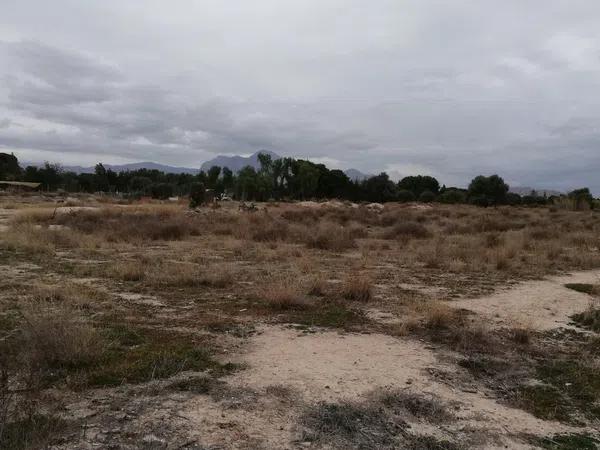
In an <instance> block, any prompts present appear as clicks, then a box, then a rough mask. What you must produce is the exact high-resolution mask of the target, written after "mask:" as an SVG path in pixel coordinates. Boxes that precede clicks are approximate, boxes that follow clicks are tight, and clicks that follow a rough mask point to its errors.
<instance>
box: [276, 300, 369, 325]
mask: <svg viewBox="0 0 600 450" xmlns="http://www.w3.org/2000/svg"><path fill="white" fill-rule="evenodd" d="M285 320H287V321H290V322H293V323H297V324H299V325H304V326H308V327H323V328H342V329H344V330H351V329H355V328H357V327H358V326H360V325H364V324H366V323H367V322H368V319H367V318H366V317H365V315H364V314H363V313H362V312H360V311H357V310H353V309H348V308H347V307H346V306H344V305H342V304H338V303H324V304H322V305H319V306H317V307H315V308H311V309H308V310H305V311H297V312H294V313H292V314H291V317H288V318H286V319H285Z"/></svg>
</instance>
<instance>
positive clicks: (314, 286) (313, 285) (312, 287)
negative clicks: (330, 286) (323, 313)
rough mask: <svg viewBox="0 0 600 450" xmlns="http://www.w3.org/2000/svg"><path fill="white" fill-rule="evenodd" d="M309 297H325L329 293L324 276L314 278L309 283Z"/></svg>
mask: <svg viewBox="0 0 600 450" xmlns="http://www.w3.org/2000/svg"><path fill="white" fill-rule="evenodd" d="M307 291H308V295H314V296H318V297H321V296H324V295H325V294H326V293H327V281H326V280H325V279H324V278H323V277H322V276H317V277H314V278H312V279H311V280H310V281H309V282H308V288H307Z"/></svg>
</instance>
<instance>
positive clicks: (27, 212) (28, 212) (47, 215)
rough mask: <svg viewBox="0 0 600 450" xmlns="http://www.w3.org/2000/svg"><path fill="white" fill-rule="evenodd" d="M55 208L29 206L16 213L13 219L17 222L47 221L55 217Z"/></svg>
mask: <svg viewBox="0 0 600 450" xmlns="http://www.w3.org/2000/svg"><path fill="white" fill-rule="evenodd" d="M54 210H55V208H27V209H22V210H20V211H19V212H17V214H15V215H14V217H13V219H12V221H13V223H17V224H19V223H20V224H27V223H28V224H34V223H40V222H47V221H49V220H50V219H51V218H52V217H54Z"/></svg>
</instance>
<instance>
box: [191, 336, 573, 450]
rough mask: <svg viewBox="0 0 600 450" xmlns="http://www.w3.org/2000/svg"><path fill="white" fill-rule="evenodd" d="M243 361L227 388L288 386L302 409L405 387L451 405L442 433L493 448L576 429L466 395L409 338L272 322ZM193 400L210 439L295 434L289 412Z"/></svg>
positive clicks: (272, 439) (273, 438)
mask: <svg viewBox="0 0 600 450" xmlns="http://www.w3.org/2000/svg"><path fill="white" fill-rule="evenodd" d="M242 360H243V361H244V362H245V363H246V364H247V369H246V370H244V371H242V372H240V373H238V374H236V375H235V376H233V377H232V378H230V379H229V380H228V383H229V384H230V385H231V386H233V387H234V388H238V389H246V390H249V391H253V392H262V393H264V392H269V389H272V387H273V386H285V387H286V388H287V389H291V390H292V391H293V392H295V393H296V394H297V395H298V399H297V400H296V401H295V402H294V406H295V409H296V411H298V410H301V409H302V405H312V404H315V403H317V402H320V401H329V402H337V401H341V400H359V401H360V400H361V399H366V398H367V395H368V394H369V393H370V392H372V391H374V390H377V389H407V390H409V391H411V392H415V393H418V394H421V395H425V396H427V395H435V396H436V397H438V398H440V399H441V400H442V401H444V402H445V403H447V404H449V405H455V412H456V416H457V418H458V421H457V422H456V423H455V424H453V425H451V426H450V427H449V429H448V430H446V431H447V432H449V433H451V434H452V433H461V431H462V430H464V429H470V430H474V431H473V432H479V433H481V434H482V435H486V434H489V435H490V436H492V437H493V439H492V440H493V442H491V441H490V442H488V444H486V448H495V446H496V445H498V448H502V447H503V446H508V448H531V447H530V446H529V445H527V444H526V443H524V442H522V441H520V440H519V439H518V438H515V437H514V435H517V434H520V433H525V434H535V435H541V436H544V435H549V434H553V433H557V432H571V431H573V430H574V429H573V428H572V427H569V426H566V425H563V424H560V423H558V422H552V421H544V420H540V419H536V418H535V417H533V416H532V415H530V414H529V413H527V412H525V411H522V410H519V409H514V408H510V407H508V406H505V405H503V404H500V403H498V402H497V401H496V400H495V399H493V398H491V397H488V396H487V394H486V393H485V392H471V391H470V392H465V391H462V390H460V389H458V388H455V387H453V386H452V385H450V384H447V383H445V382H444V380H443V379H438V378H437V377H436V373H439V372H440V371H448V372H456V371H461V370H462V369H461V368H459V367H457V366H454V365H450V364H448V363H444V362H442V361H440V360H438V359H437V358H436V355H435V354H434V352H433V349H430V348H428V347H427V346H426V345H425V344H423V343H421V342H419V341H416V340H412V339H406V338H402V339H400V338H394V337H390V336H386V335H381V334H340V333H336V332H320V333H315V334H303V333H300V332H298V331H296V330H294V329H290V328H284V327H270V326H269V327H263V328H261V329H260V330H259V333H258V334H257V335H256V336H254V337H253V338H252V340H251V342H250V344H249V346H248V349H247V351H246V353H245V354H244V355H243V358H242ZM196 402H197V403H192V404H190V405H189V408H186V411H185V412H183V413H182V414H183V415H184V416H185V417H186V418H187V419H188V420H190V421H191V422H192V423H193V422H196V423H197V424H198V426H199V427H202V428H205V429H206V428H209V429H211V430H212V431H213V432H212V433H211V434H210V437H211V439H215V441H213V442H212V443H215V444H223V443H225V442H228V433H220V432H219V430H218V427H219V424H220V423H222V422H223V421H225V422H227V423H228V427H232V428H234V429H235V430H236V433H237V434H238V435H246V436H248V435H251V436H254V437H255V438H256V439H258V440H261V441H263V442H268V443H271V444H272V443H277V444H278V445H280V446H281V448H290V447H288V446H282V444H283V442H284V441H285V440H286V439H291V438H292V436H293V432H292V431H293V419H294V417H295V415H294V413H293V411H291V410H289V409H287V410H285V411H281V410H280V409H277V408H266V409H265V408H259V411H252V410H250V411H245V410H243V409H242V410H236V412H235V414H230V412H228V411H225V410H223V409H221V408H218V407H215V405H212V406H211V407H210V408H209V407H208V406H209V405H207V404H206V403H207V400H206V399H202V400H196ZM197 408H198V409H197ZM269 410H271V411H272V412H273V414H271V413H270V412H269ZM296 414H297V412H296ZM225 418H227V419H225ZM413 426H416V427H418V426H419V425H418V424H413ZM205 436H206V435H205ZM229 443H230V442H229ZM288 445H290V444H289V441H288ZM490 445H491V447H490Z"/></svg>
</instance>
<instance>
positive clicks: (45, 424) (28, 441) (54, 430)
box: [0, 414, 67, 450]
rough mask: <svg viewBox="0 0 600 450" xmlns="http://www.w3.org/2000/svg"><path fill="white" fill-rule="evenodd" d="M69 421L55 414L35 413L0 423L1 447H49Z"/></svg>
mask: <svg viewBox="0 0 600 450" xmlns="http://www.w3.org/2000/svg"><path fill="white" fill-rule="evenodd" d="M66 427H67V423H66V422H65V421H64V420H62V419H60V418H58V417H55V416H50V415H43V414H33V415H30V416H28V417H25V418H15V420H11V421H9V422H7V423H5V424H2V423H0V449H6V450H9V449H10V450H32V449H38V448H47V446H48V445H49V444H50V443H51V442H52V439H53V438H54V437H56V435H58V434H60V433H61V432H62V431H63V430H65V428H66Z"/></svg>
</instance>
